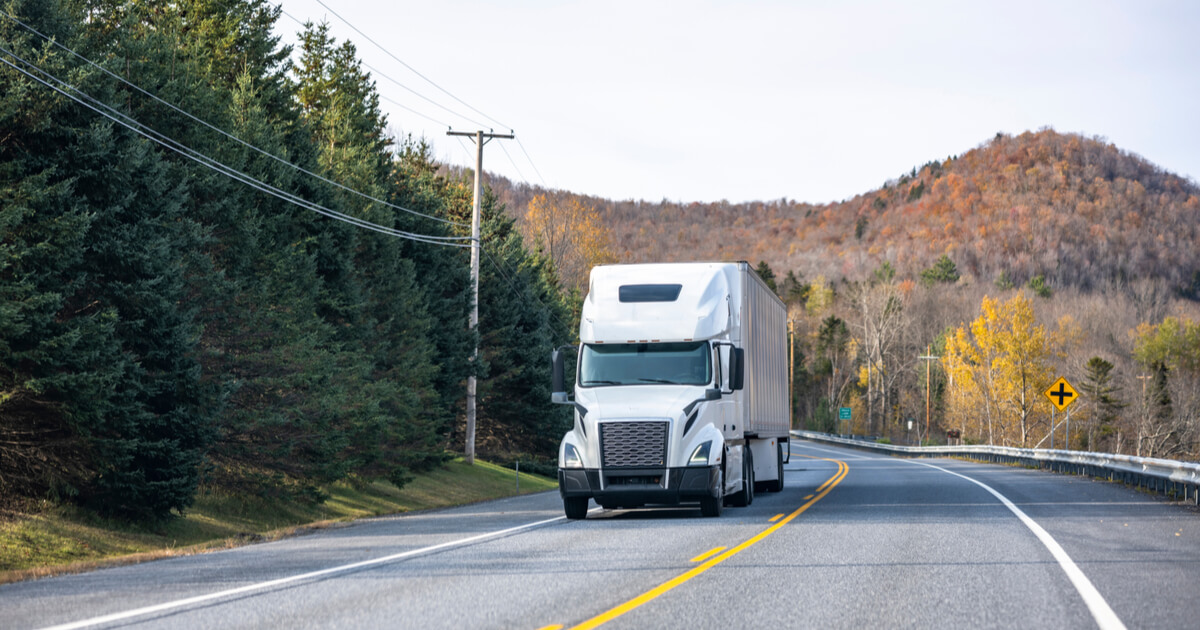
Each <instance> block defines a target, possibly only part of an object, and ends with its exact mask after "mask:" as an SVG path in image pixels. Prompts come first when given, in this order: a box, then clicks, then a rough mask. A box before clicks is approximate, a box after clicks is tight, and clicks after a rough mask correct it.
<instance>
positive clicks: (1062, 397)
mask: <svg viewBox="0 0 1200 630" xmlns="http://www.w3.org/2000/svg"><path fill="white" fill-rule="evenodd" d="M1046 398H1049V399H1050V404H1052V405H1054V406H1055V407H1058V410H1059V411H1062V410H1064V409H1066V408H1067V407H1070V406H1071V403H1073V402H1075V399H1076V398H1079V394H1077V393H1075V388H1074V387H1071V384H1070V383H1068V382H1067V379H1065V378H1059V379H1058V380H1057V381H1054V384H1053V385H1051V386H1050V389H1047V390H1046Z"/></svg>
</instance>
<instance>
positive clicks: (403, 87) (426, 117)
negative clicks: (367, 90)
mask: <svg viewBox="0 0 1200 630" xmlns="http://www.w3.org/2000/svg"><path fill="white" fill-rule="evenodd" d="M279 12H280V13H282V14H284V15H286V16H288V17H289V18H291V20H292V21H293V22H295V23H296V24H299V25H300V26H303V27H307V26H308V24H309V22H303V21H301V20H300V18H298V17H296V16H294V15H292V14H291V13H288V12H287V11H284V10H283V7H282V5H281V6H280V8H279ZM335 15H336V14H335ZM339 17H340V16H339ZM343 21H344V20H343ZM351 28H353V27H351ZM355 30H357V29H355ZM372 43H374V42H372ZM376 46H378V44H376ZM359 63H361V64H362V66H363V67H364V68H366V69H368V70H370V71H371V72H372V73H374V74H377V75H379V76H381V77H383V78H385V79H387V80H388V81H391V82H392V83H395V84H396V85H397V86H399V87H400V88H401V89H403V90H406V91H408V92H409V93H411V94H412V95H413V96H416V97H417V98H419V99H421V100H423V101H425V102H427V103H429V104H431V105H433V106H434V107H437V108H439V109H441V110H443V111H445V112H447V113H449V114H452V115H454V116H455V117H458V118H461V119H463V120H465V121H467V122H469V123H471V124H473V125H479V126H481V127H486V126H487V125H486V124H484V123H481V122H479V121H477V120H474V119H472V118H470V117H468V116H464V115H462V114H461V113H459V112H456V111H454V110H453V109H450V108H449V107H446V106H445V105H442V104H441V103H439V102H437V101H435V100H433V99H431V98H429V97H428V96H425V95H424V94H421V93H420V92H418V91H416V90H414V89H412V88H410V87H408V86H407V85H405V84H403V83H401V82H400V81H397V80H396V79H393V78H392V77H391V76H389V75H387V74H385V73H384V72H383V71H382V70H379V69H378V68H376V67H375V66H372V65H371V64H369V63H367V62H365V61H361V60H360V61H359ZM380 98H384V99H385V100H387V101H388V102H391V103H393V104H395V105H397V106H399V107H402V108H404V109H406V110H408V111H410V112H412V113H414V114H416V115H418V116H420V117H422V118H425V119H426V120H430V121H433V122H435V123H437V124H439V125H441V126H443V127H451V125H449V124H447V123H445V122H443V121H440V120H437V119H435V118H433V117H432V116H429V115H427V114H424V113H422V112H419V111H417V110H415V109H412V108H411V107H409V106H407V105H402V104H400V103H399V102H398V101H395V100H393V99H389V98H385V97H383V96H382V95H380Z"/></svg>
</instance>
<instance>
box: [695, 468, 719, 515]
mask: <svg viewBox="0 0 1200 630" xmlns="http://www.w3.org/2000/svg"><path fill="white" fill-rule="evenodd" d="M717 492H719V493H721V494H725V478H724V477H723V476H722V475H721V473H720V472H718V473H717ZM724 505H725V499H724V498H723V497H704V498H702V499H700V514H701V515H702V516H720V515H721V507H722V506H724Z"/></svg>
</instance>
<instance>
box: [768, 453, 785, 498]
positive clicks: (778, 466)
mask: <svg viewBox="0 0 1200 630" xmlns="http://www.w3.org/2000/svg"><path fill="white" fill-rule="evenodd" d="M775 455H776V458H775V471H776V473H777V474H778V475H779V478H778V479H776V480H775V481H768V482H766V483H765V484H764V487H765V488H766V489H767V492H782V491H783V444H780V443H779V442H776V443H775Z"/></svg>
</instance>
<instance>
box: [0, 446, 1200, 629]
mask: <svg viewBox="0 0 1200 630" xmlns="http://www.w3.org/2000/svg"><path fill="white" fill-rule="evenodd" d="M792 451H793V453H794V455H793V457H792V458H791V463H789V464H788V465H787V466H786V470H787V474H786V487H785V489H784V491H783V492H780V493H772V494H766V493H760V494H758V495H757V496H756V498H755V501H754V503H753V504H752V505H751V506H749V507H746V508H726V509H725V512H724V514H723V515H722V516H721V517H720V518H702V517H701V516H700V513H699V509H698V508H690V507H689V508H671V509H658V510H633V511H623V510H617V511H602V510H599V509H596V510H594V511H593V512H591V513H590V514H589V515H588V518H587V519H586V520H584V521H567V520H566V519H564V518H562V504H561V501H560V500H559V497H558V495H557V493H553V492H551V493H542V494H538V495H527V496H522V497H514V498H511V499H504V500H498V501H491V502H486V503H481V504H477V505H472V506H466V507H461V508H455V509H447V510H438V511H431V512H424V513H418V514H411V515H402V516H394V517H383V518H375V519H369V520H364V521H359V522H357V523H353V524H349V525H346V526H342V527H336V528H331V529H327V530H322V531H319V532H316V533H312V534H308V535H304V536H299V537H295V538H291V539H287V540H281V541H276V542H272V543H265V544H259V545H252V546H248V547H242V548H237V549H231V550H226V551H221V552H215V553H209V554H203V555H196V556H190V557H182V558H173V559H168V560H162V561H157V562H150V563H146V564H142V565H135V566H126V567H119V568H113V569H105V570H100V571H94V572H91V573H86V574H81V575H73V576H63V577H58V578H49V579H43V580H37V581H32V582H24V583H18V584H10V585H6V586H0V628H45V627H80V628H109V627H120V628H262V627H274V628H372V627H373V628H384V627H386V628H528V629H530V630H535V629H541V628H553V627H564V628H572V627H597V626H601V627H604V628H681V627H690V628H727V627H743V628H770V627H776V628H793V627H796V628H851V627H854V628H863V627H865V628H877V627H881V628H963V627H977V628H1009V627H1055V628H1095V627H1104V628H1120V627H1122V626H1125V627H1129V628H1184V627H1195V626H1196V623H1197V622H1196V620H1197V619H1200V598H1198V597H1197V596H1196V585H1197V584H1200V514H1197V512H1196V510H1195V508H1194V507H1188V506H1185V505H1182V504H1178V503H1170V502H1167V501H1165V500H1163V499H1161V498H1156V497H1153V496H1149V495H1146V494H1143V493H1140V492H1137V491H1135V490H1131V489H1128V488H1125V487H1122V486H1119V485H1115V484H1110V483H1105V482H1100V481H1093V480H1090V479H1086V478H1082V477H1074V476H1068V475H1056V474H1051V473H1046V472H1041V471H1036V470H1027V469H1023V468H1013V467H1004V466H993V465H986V464H976V463H971V462H964V461H958V460H948V459H925V460H906V459H897V458H890V457H885V456H880V455H874V454H870V453H865V452H860V451H853V450H847V449H841V448H836V447H831V446H825V445H817V444H813V443H809V442H801V441H798V442H794V443H793V444H792ZM985 486H986V487H985ZM1006 501H1007V503H1006ZM1022 515H1023V516H1024V518H1022Z"/></svg>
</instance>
